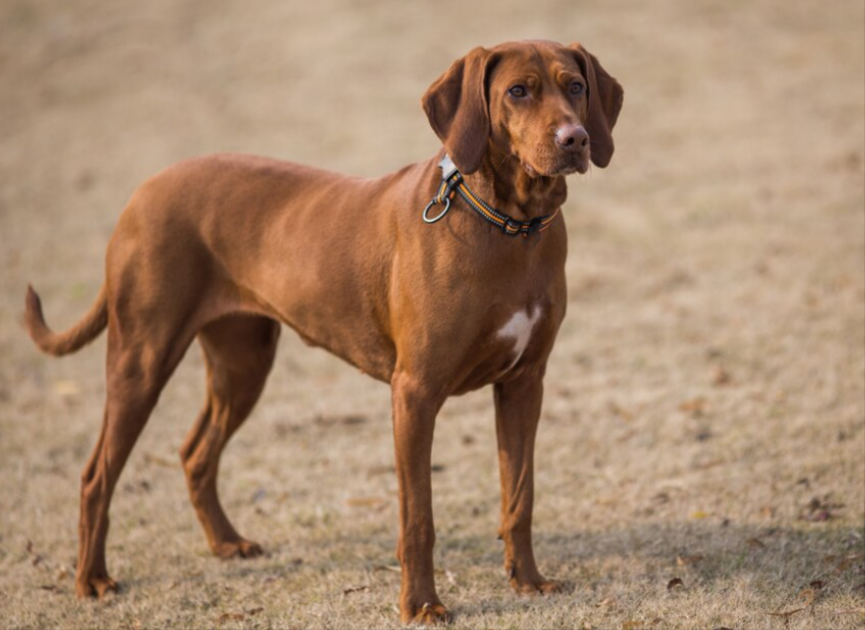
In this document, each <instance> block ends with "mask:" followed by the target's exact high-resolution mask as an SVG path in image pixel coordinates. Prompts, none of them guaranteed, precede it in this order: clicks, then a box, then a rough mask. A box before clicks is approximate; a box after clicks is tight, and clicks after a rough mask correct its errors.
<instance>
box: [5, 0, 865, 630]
mask: <svg viewBox="0 0 865 630" xmlns="http://www.w3.org/2000/svg"><path fill="white" fill-rule="evenodd" d="M537 37H541V38H547V39H554V40H558V41H563V42H571V41H575V40H580V41H581V42H582V43H583V44H584V45H585V46H586V47H587V48H588V49H589V50H590V51H591V52H593V53H594V54H595V55H597V56H598V57H599V58H600V60H601V62H602V63H603V64H604V65H605V67H606V68H607V69H608V70H609V71H610V72H611V73H612V74H613V75H614V76H616V77H617V78H618V79H619V80H620V82H621V83H622V84H623V86H624V88H625V94H626V96H625V107H624V109H623V112H622V115H621V118H620V121H619V125H618V126H617V127H616V130H615V133H614V136H615V138H616V143H617V152H616V155H615V156H614V158H613V160H612V163H611V164H610V166H609V168H607V169H606V170H601V169H597V168H596V169H594V170H593V171H592V172H591V173H590V174H589V175H587V176H585V177H573V178H571V182H570V196H569V200H568V202H567V204H566V206H565V208H564V215H565V217H566V221H567V225H568V230H569V233H570V254H569V259H568V268H567V269H568V280H569V306H568V316H567V319H566V322H565V324H564V327H563V329H562V331H561V335H560V337H559V341H558V344H557V346H556V349H555V351H554V353H553V356H552V359H551V363H550V366H549V370H548V376H547V381H546V400H545V407H544V412H543V421H542V425H541V429H540V435H539V444H538V456H537V476H536V482H537V492H536V495H537V506H536V512H535V541H536V555H537V557H538V559H539V563H540V566H541V568H542V571H543V572H544V573H545V574H546V575H547V576H548V577H551V578H556V579H559V580H561V581H563V582H564V583H565V585H566V590H565V592H564V593H563V594H560V595H555V596H550V597H537V598H528V599H527V598H520V597H517V596H516V595H515V594H513V593H512V592H511V591H510V589H509V587H508V585H507V581H506V579H505V576H504V572H503V569H502V556H501V552H502V546H501V543H500V542H498V541H497V540H496V536H495V534H496V526H497V522H496V519H497V511H498V480H497V468H496V449H495V437H494V428H493V412H492V402H491V392H489V391H480V392H477V393H475V394H472V395H468V396H465V397H463V398H459V399H454V400H452V401H451V402H449V404H448V405H447V406H446V407H445V409H444V410H443V412H442V413H441V415H440V418H439V422H438V427H437V428H438V431H437V435H436V443H435V451H434V462H435V464H436V468H435V472H434V476H433V480H434V492H435V498H434V505H435V515H436V524H437V529H438V542H437V547H436V562H437V566H438V570H439V573H438V584H439V592H440V594H441V596H442V598H443V600H444V601H445V602H446V603H447V604H448V605H449V606H450V608H451V610H452V611H453V613H454V615H455V621H454V623H455V626H456V627H460V628H553V627H561V628H580V627H582V628H625V629H626V628H655V627H656V628H714V627H728V628H779V629H780V628H787V627H789V628H828V627H832V628H862V627H863V624H865V586H863V583H865V561H863V555H862V554H863V552H865V549H863V546H865V542H863V535H865V534H863V522H865V212H863V206H865V183H863V182H865V115H863V114H865V5H863V3H861V2H838V3H832V4H831V6H830V5H827V4H826V3H815V2H812V1H810V0H784V1H780V0H779V1H777V2H769V1H765V0H754V1H752V2H748V3H730V2H728V1H724V2H721V1H706V2H699V3H697V2H691V1H688V0H663V1H659V2H652V3H648V2H637V1H636V0H625V1H621V2H599V1H598V2H595V1H591V2H582V3H575V2H565V1H564V0H554V1H551V2H513V1H500V2H478V3H464V2H459V1H458V0H439V1H437V2H435V3H428V4H427V5H423V4H421V3H409V2H404V3H396V2H393V3H387V2H382V3H376V4H375V5H374V6H373V5H372V3H362V2H351V1H350V0H317V1H316V2H277V1H273V2H257V3H239V2H237V3H231V2H226V1H212V2H195V1H192V0H184V1H180V2H178V1H175V0H154V1H152V2H140V3H117V2H110V1H108V0H81V1H79V2H64V1H63V0H39V1H31V0H10V1H8V2H4V3H3V5H2V7H0V137H2V143H0V265H2V270H3V271H2V274H0V479H2V483H3V492H2V493H0V626H2V627H33V628H35V627H58V628H85V627H86V628H105V627H132V628H151V627H152V628H158V627H171V628H204V627H213V626H220V627H224V628H232V627H248V628H257V627H262V628H263V627H281V628H308V627H309V628H337V627H338V628H349V627H351V628H367V627H384V628H388V627H390V628H393V627H397V626H398V625H399V622H398V615H397V613H396V609H395V604H396V602H397V598H398V588H399V587H398V584H399V574H398V569H397V568H396V566H397V565H396V560H395V557H394V549H395V544H396V531H397V514H396V512H397V509H396V479H395V477H394V474H393V471H392V465H393V451H392V440H391V429H390V412H389V393H388V389H387V388H386V387H385V386H384V385H381V384H377V383H373V382H372V381H371V380H369V379H368V378H366V377H364V376H362V375H361V374H358V373H357V372H356V371H355V370H353V369H352V368H350V367H348V366H346V365H344V364H342V363H340V362H338V361H337V360H336V359H333V358H331V357H329V356H328V355H326V354H325V353H324V352H323V351H320V350H311V349H307V348H306V347H304V346H303V345H302V344H301V343H300V342H299V341H298V340H297V339H296V338H295V337H294V336H293V335H292V334H290V332H289V331H286V333H287V334H284V335H283V341H282V344H281V347H280V352H279V356H278V360H277V366H276V368H275V370H274V373H273V375H272V377H271V379H270V381H269V386H268V389H267V391H266V393H265V396H264V398H263V400H262V402H261V403H260V405H259V407H258V408H257V410H256V411H255V413H254V415H253V417H252V419H251V420H250V421H249V423H248V424H247V425H246V426H245V427H244V428H243V429H242V430H241V432H240V433H239V434H238V435H237V436H236V438H235V439H234V440H233V442H232V444H230V445H229V448H228V449H227V451H226V454H225V457H224V458H223V463H222V475H221V491H222V495H223V498H224V502H225V504H226V509H227V511H228V513H229V514H230V515H231V516H232V517H233V519H234V520H235V523H236V524H237V525H238V528H239V529H240V530H241V531H242V532H243V533H245V534H246V535H247V536H249V537H251V538H253V539H255V540H257V541H259V542H260V543H262V545H263V546H264V547H265V548H266V550H267V552H268V553H267V555H266V556H265V557H262V558H259V559H255V560H247V561H241V560H236V561H220V560H217V559H215V558H213V557H211V556H210V554H209V552H208V550H207V546H206V543H205V539H204V536H203V533H202V532H201V530H200V528H199V525H198V523H197V521H196V519H195V516H194V513H193V511H192V509H191V507H190V506H189V503H188V500H187V498H186V488H185V483H184V479H183V473H182V471H181V468H180V464H179V458H178V449H179V447H180V444H181V442H182V440H183V438H184V435H185V432H186V431H187V430H188V428H189V427H190V426H191V424H192V421H193V419H194V417H195V415H196V412H197V409H198V407H199V405H200V403H201V402H202V400H203V395H204V390H203V379H204V375H203V367H202V362H201V358H200V355H199V352H198V350H197V348H193V350H192V351H191V352H190V353H189V355H188V356H187V358H186V360H185V361H184V363H183V364H182V365H181V367H180V369H179V370H178V372H177V374H176V376H175V377H174V379H173V380H172V382H171V383H170V385H169V387H168V388H167V389H166V391H165V393H164V395H163V397H162V399H161V402H160V404H159V406H158V408H157V410H156V412H155V414H154V416H153V418H152V420H151V422H150V424H149V425H148V427H147V429H146V430H145V433H144V435H143V437H142V439H141V440H140V442H139V444H138V446H137V448H136V450H135V452H134V453H133V455H132V458H131V460H130V463H129V465H128V466H127V468H126V471H125V473H124V476H123V478H122V479H121V481H120V486H119V488H118V492H117V496H116V498H115V501H114V505H113V506H112V508H113V510H112V529H111V535H110V537H109V543H108V562H109V569H110V570H111V571H112V574H113V576H114V577H115V578H117V579H118V580H119V581H120V582H121V585H122V587H123V590H122V592H121V593H120V594H119V595H117V596H114V597H111V598H110V599H109V600H108V601H104V602H99V603H96V602H78V601H77V600H76V599H75V597H74V584H73V578H72V575H73V573H74V562H75V557H76V538H77V518H78V482H79V474H80V471H81V469H82V468H83V466H84V463H85V461H86V458H87V456H88V454H89V452H90V450H91V448H92V447H93V445H94V442H95V439H96V437H97V434H98V429H99V424H100V421H101V417H102V411H101V405H102V402H103V396H104V374H103V367H102V366H103V357H104V350H105V340H104V337H103V338H101V339H100V340H99V341H97V342H96V343H94V345H93V346H91V347H88V348H87V349H85V350H82V351H81V352H80V353H79V354H77V355H75V356H73V357H68V358H66V359H63V360H55V359H50V358H47V357H45V356H42V355H40V354H38V353H37V351H36V350H35V348H34V347H33V346H32V345H31V344H30V342H29V340H28V339H27V338H26V335H25V333H24V331H23V328H22V325H21V312H22V309H23V298H24V293H25V289H26V286H27V283H28V282H32V283H33V284H34V285H35V286H36V288H37V289H38V290H39V291H40V292H41V294H42V297H43V300H44V304H45V309H46V315H47V317H48V320H49V322H50V323H51V324H52V325H54V326H55V327H56V328H58V329H62V328H64V327H66V326H68V325H69V324H71V323H72V322H74V321H75V320H77V319H78V317H80V316H81V314H83V313H84V311H85V310H86V309H87V307H88V305H89V304H90V302H91V301H92V299H93V298H94V296H95V295H96V293H97V290H98V288H99V285H100V284H101V282H102V277H103V256H104V249H105V245H106V242H107V240H108V237H109V235H110V233H111V231H112V229H113V226H114V224H115V221H116V219H117V216H118V214H119V212H120V210H121V209H122V208H123V206H124V204H125V202H126V200H127V199H128V198H129V196H130V195H131V193H132V191H133V190H134V188H135V186H136V185H137V184H138V183H140V182H141V181H142V180H143V179H145V178H146V177H148V176H149V175H151V174H153V173H154V172H156V171H158V170H159V169H161V168H164V167H165V166H167V165H169V164H171V163H173V162H175V161H177V160H180V159H182V158H185V157H188V156H192V155H197V154H202V153H208V152H212V151H224V150H237V151H245V152H249V153H260V154H265V155H270V156H275V157H283V158H288V159H292V160H296V161H301V162H305V163H310V164H315V165H318V166H324V167H327V168H331V169H335V170H340V171H344V172H348V173H354V174H358V175H365V176H373V175H377V174H383V173H385V172H388V171H390V170H393V169H395V168H398V167H399V166H400V165H402V164H405V163H407V162H410V161H416V160H420V159H425V158H426V157H428V156H429V155H431V154H432V153H433V152H434V151H435V150H436V149H437V146H438V145H437V141H436V139H435V137H434V135H433V133H432V132H431V131H430V130H429V128H428V125H427V123H426V120H425V118H424V116H423V113H422V112H421V109H420V107H419V97H420V95H421V94H422V93H423V91H424V90H425V89H426V87H427V86H428V85H429V84H430V83H431V82H432V81H433V80H434V79H435V78H436V77H437V76H438V75H439V73H441V72H442V71H443V70H444V69H445V68H446V67H447V66H448V65H449V64H450V62H451V61H452V60H453V59H455V58H457V57H458V56H460V55H462V54H464V53H465V52H467V51H468V50H470V49H471V48H472V47H474V46H476V45H479V44H488V45H492V44H495V43H497V42H499V41H502V40H507V39H518V38H537ZM417 211H418V214H420V211H421V208H418V209H417ZM314 236H315V235H314V234H311V235H310V238H314ZM797 609H801V610H798V612H792V611H796V610H797Z"/></svg>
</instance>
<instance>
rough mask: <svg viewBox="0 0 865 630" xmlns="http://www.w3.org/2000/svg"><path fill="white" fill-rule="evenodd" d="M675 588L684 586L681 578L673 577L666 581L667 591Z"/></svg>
mask: <svg viewBox="0 0 865 630" xmlns="http://www.w3.org/2000/svg"><path fill="white" fill-rule="evenodd" d="M675 588H685V583H684V582H683V581H682V578H673V579H672V580H670V581H669V582H667V590H668V591H672V590H673V589H675Z"/></svg>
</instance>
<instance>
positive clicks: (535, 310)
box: [495, 304, 543, 370]
mask: <svg viewBox="0 0 865 630" xmlns="http://www.w3.org/2000/svg"><path fill="white" fill-rule="evenodd" d="M542 314H543V309H542V308H541V306H540V305H539V304H534V305H531V306H529V307H528V308H526V309H520V310H517V311H516V312H514V313H513V315H511V317H510V319H508V320H507V321H506V322H505V324H504V325H503V326H502V327H501V328H499V329H498V330H497V331H496V334H495V337H496V341H497V345H501V346H504V348H505V349H506V350H507V351H508V352H509V354H510V356H512V357H513V358H512V359H511V361H510V363H509V365H508V367H507V370H510V369H511V368H513V367H514V366H515V365H516V364H517V362H519V360H520V358H521V357H522V356H523V353H524V352H525V351H526V348H527V347H528V345H529V342H530V341H531V338H532V333H533V332H534V330H535V328H536V327H537V324H538V322H539V321H540V319H541V315H542Z"/></svg>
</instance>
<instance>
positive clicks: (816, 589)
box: [808, 580, 826, 591]
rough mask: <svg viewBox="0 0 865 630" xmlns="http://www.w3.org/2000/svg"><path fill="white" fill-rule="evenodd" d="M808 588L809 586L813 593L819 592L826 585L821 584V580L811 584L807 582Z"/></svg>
mask: <svg viewBox="0 0 865 630" xmlns="http://www.w3.org/2000/svg"><path fill="white" fill-rule="evenodd" d="M808 586H810V587H811V588H813V589H814V590H815V591H819V590H821V589H822V588H823V587H824V586H826V584H825V583H824V582H823V580H813V581H811V582H808Z"/></svg>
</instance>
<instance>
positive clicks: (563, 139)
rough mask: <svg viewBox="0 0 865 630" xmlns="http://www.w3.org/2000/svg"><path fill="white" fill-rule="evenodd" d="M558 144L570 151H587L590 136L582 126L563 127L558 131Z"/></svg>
mask: <svg viewBox="0 0 865 630" xmlns="http://www.w3.org/2000/svg"><path fill="white" fill-rule="evenodd" d="M556 144H557V145H559V146H560V147H562V148H563V149H566V150H568V151H585V150H586V149H587V148H588V146H589V134H588V132H587V131H586V130H585V128H584V127H583V126H582V125H562V126H561V127H559V128H558V129H557V130H556Z"/></svg>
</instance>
